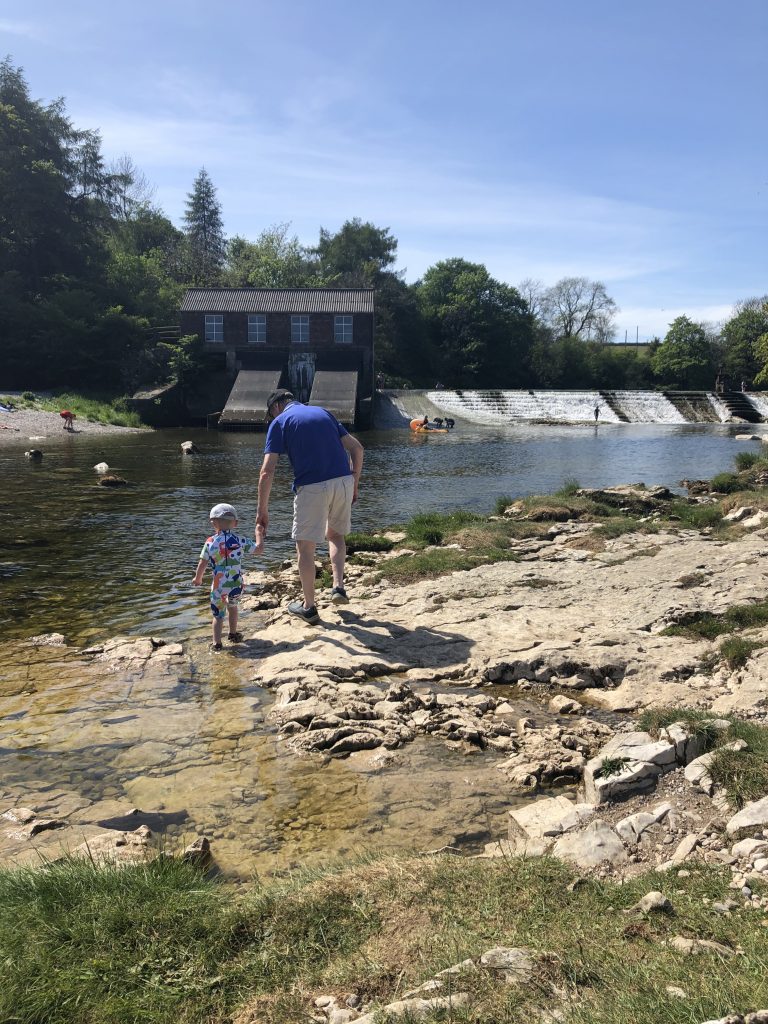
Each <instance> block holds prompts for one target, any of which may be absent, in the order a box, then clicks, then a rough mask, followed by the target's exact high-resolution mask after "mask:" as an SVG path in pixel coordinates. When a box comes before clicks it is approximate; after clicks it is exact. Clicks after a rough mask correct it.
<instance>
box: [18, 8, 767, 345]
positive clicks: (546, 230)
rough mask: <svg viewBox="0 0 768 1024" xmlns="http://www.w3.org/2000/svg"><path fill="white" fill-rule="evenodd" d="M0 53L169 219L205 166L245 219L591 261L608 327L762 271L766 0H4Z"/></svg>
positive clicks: (505, 256)
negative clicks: (110, 0) (611, 309)
mask: <svg viewBox="0 0 768 1024" xmlns="http://www.w3.org/2000/svg"><path fill="white" fill-rule="evenodd" d="M0 53H2V54H10V55H11V57H12V58H13V60H14V62H15V63H16V64H19V65H21V66H22V67H23V68H24V70H25V73H26V76H27V80H28V82H29V85H30V90H31V92H32V94H33V95H34V96H35V97H36V98H40V99H43V100H46V101H47V100H50V99H53V98H55V97H56V96H64V97H65V99H66V103H67V110H68V112H69V114H70V116H71V117H72V119H73V121H74V122H75V124H76V125H77V126H78V127H82V128H98V129H99V130H100V131H101V134H102V138H103V143H104V146H103V148H104V153H105V155H106V156H107V158H112V157H117V156H120V155H121V154H123V153H128V154H130V156H131V157H132V158H133V159H134V161H135V162H136V164H137V165H138V166H139V167H140V168H141V169H142V170H143V171H144V173H145V174H146V176H147V177H148V178H149V179H150V181H151V182H152V183H153V184H154V185H155V186H156V189H157V190H156V194H155V200H156V202H157V203H158V204H159V205H160V206H161V207H162V208H163V210H164V211H165V212H166V213H167V215H168V216H169V217H171V219H172V220H174V222H176V223H180V222H181V215H182V212H183V209H184V201H185V197H186V194H187V193H188V192H189V190H190V188H191V185H192V182H193V180H194V177H195V175H196V174H197V172H198V171H199V169H200V168H201V167H202V166H205V168H206V169H207V170H208V172H209V174H210V175H211V177H212V179H213V181H214V184H215V185H216V187H217V190H218V195H219V199H220V201H221V204H222V208H223V214H224V220H225V227H226V230H227V232H228V233H229V234H241V235H244V236H246V237H247V238H255V237H256V236H257V235H258V234H259V232H260V231H262V230H263V229H264V228H266V227H268V226H269V225H271V224H274V223H279V222H286V221H289V222H291V225H292V231H293V232H294V233H295V234H297V235H298V236H299V238H300V239H301V241H302V242H305V243H308V244H311V243H314V242H315V241H316V240H317V236H318V232H319V228H320V226H321V225H322V226H323V227H325V228H328V229H329V230H335V229H337V228H338V227H339V226H340V225H341V224H342V223H343V221H344V220H346V219H348V218H351V217H361V218H362V219H363V220H370V221H373V223H375V224H377V225H379V226H382V227H389V228H390V230H391V231H392V232H393V234H394V235H395V236H396V237H397V239H398V242H399V250H398V252H399V267H400V268H401V269H404V270H405V272H406V274H405V276H406V279H407V280H409V281H413V280H415V279H417V278H418V277H419V276H420V275H421V274H422V273H423V272H424V271H425V270H426V269H427V267H429V266H430V265H431V264H433V263H435V262H436V261H437V260H440V259H445V258H448V257H451V256H462V257H464V258H466V259H469V260H474V261H477V262H482V263H484V264H485V265H486V266H487V267H488V269H489V271H490V272H491V273H492V274H493V275H494V276H496V277H498V278H500V279H501V280H504V281H507V282H508V283H510V284H517V283H518V282H520V281H521V280H522V279H524V278H535V279H538V280H540V281H542V282H543V283H544V284H545V285H549V284H553V283H554V282H555V281H556V280H558V279H559V278H561V277H564V276H571V275H576V276H586V277H589V278H591V279H598V280H601V281H603V282H604V283H605V285H606V288H607V291H608V293H609V295H611V296H612V297H613V298H614V299H615V300H616V302H617V303H618V305H619V306H620V307H621V312H620V314H619V317H618V323H619V331H618V335H617V338H618V340H623V338H624V332H625V331H627V332H628V335H629V338H630V340H634V337H635V332H636V330H638V331H639V337H640V339H641V340H642V339H644V338H646V337H648V336H652V335H653V334H660V335H663V334H664V333H665V332H666V329H667V325H668V324H669V322H670V321H671V320H672V319H673V318H674V317H675V316H677V315H679V314H681V313H686V314H687V315H689V316H691V317H693V318H694V319H703V320H707V321H712V322H717V321H720V320H722V319H723V318H725V317H727V316H728V315H729V313H730V311H731V308H732V306H733V304H734V303H735V302H737V301H738V300H739V299H743V298H747V297H749V296H753V295H762V294H765V293H766V292H768V256H767V252H768V244H767V241H768V132H766V117H765V114H766V107H767V106H768V104H767V102H766V101H767V100H768V57H767V56H766V54H768V0H730V3H728V4H727V5H726V4H725V3H724V2H722V0H665V2H663V3H662V2H660V0H645V3H643V4H642V5H640V4H627V3H621V2H616V0H613V2H610V3H609V2H606V0H585V2H583V3H581V4H576V3H574V2H573V0H538V2H537V0H528V2H526V3H522V2H520V0H508V2H506V3H502V2H497V0H487V2H485V0H476V2H475V3H468V2H465V0H461V2H451V0H442V2H440V3H438V2H434V0H410V2H408V3H406V2H404V0H394V2H391V3H389V4H387V5H386V6H383V5H372V4H370V5H366V4H361V3H357V4H353V3H351V2H347V0H326V2H325V3H323V4H320V3H310V2H304V0H301V2H297V0H284V2H283V3H282V4H280V5H278V4H277V3H275V2H272V3H263V2H261V0H252V2H248V3H245V2H240V0H231V2H230V3H228V4H225V5H214V4H212V3H210V2H208V3H201V2H198V0H184V2H179V0H155V2H154V3H149V2H147V0H134V2H133V4H132V5H130V6H124V5H108V4H104V3H98V4H97V3H95V2H83V0H69V2H68V3H66V4H61V3H53V2H51V0H36V2H35V3H33V4H28V5H26V7H25V8H24V7H22V6H21V5H20V4H18V3H15V4H10V3H8V2H7V0H3V2H2V3H0Z"/></svg>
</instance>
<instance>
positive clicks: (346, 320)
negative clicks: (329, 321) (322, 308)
mask: <svg viewBox="0 0 768 1024" xmlns="http://www.w3.org/2000/svg"><path fill="white" fill-rule="evenodd" d="M352 338H353V320H352V317H351V315H349V314H346V313H344V314H342V315H341V316H335V317H334V318H333V340H334V341H335V342H336V344H337V345H351V344H352Z"/></svg>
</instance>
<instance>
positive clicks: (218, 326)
mask: <svg viewBox="0 0 768 1024" xmlns="http://www.w3.org/2000/svg"><path fill="white" fill-rule="evenodd" d="M205 340H206V341H207V342H210V343H211V344H217V345H218V344H223V342H224V316H223V314H221V313H206V314H205Z"/></svg>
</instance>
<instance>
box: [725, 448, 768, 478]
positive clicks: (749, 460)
mask: <svg viewBox="0 0 768 1024" xmlns="http://www.w3.org/2000/svg"><path fill="white" fill-rule="evenodd" d="M733 461H734V462H735V463H736V468H737V469H738V470H739V472H741V473H743V472H744V470H747V469H752V467H753V466H754V465H755V464H756V463H758V462H762V463H765V462H766V460H765V458H764V457H763V456H762V455H760V454H759V452H738V453H737V455H736V458H735V459H734V460H733Z"/></svg>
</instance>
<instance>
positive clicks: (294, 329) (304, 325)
mask: <svg viewBox="0 0 768 1024" xmlns="http://www.w3.org/2000/svg"><path fill="white" fill-rule="evenodd" d="M291 341H292V342H293V343H294V344H295V345H308V344H309V317H308V316H292V317H291Z"/></svg>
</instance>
